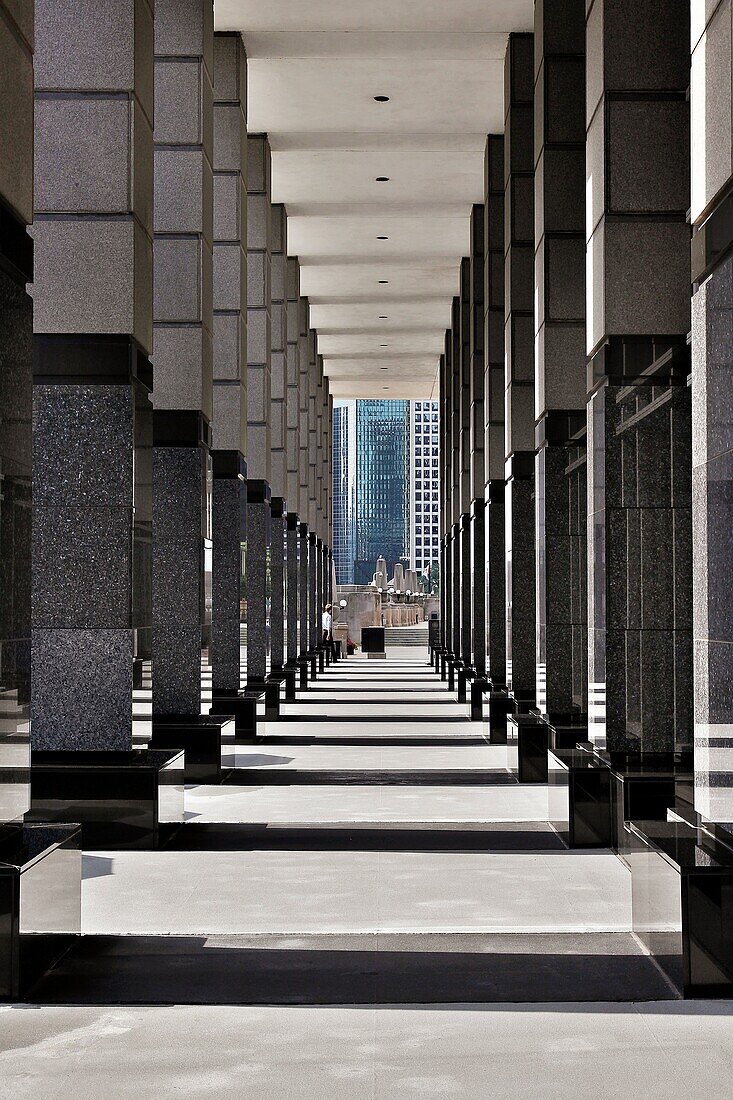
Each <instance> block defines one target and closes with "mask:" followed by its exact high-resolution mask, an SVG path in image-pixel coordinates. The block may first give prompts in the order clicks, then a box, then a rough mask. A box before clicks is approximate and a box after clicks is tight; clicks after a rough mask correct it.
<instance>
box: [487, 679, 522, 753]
mask: <svg viewBox="0 0 733 1100" xmlns="http://www.w3.org/2000/svg"><path fill="white" fill-rule="evenodd" d="M487 711H488V713H487ZM514 711H515V703H514V699H513V698H512V696H511V695H510V694H509V692H508V691H505V690H502V691H493V690H492V691H490V692H489V693H488V696H484V716H485V722H486V733H487V736H488V739H489V744H491V745H506V743H507V728H506V725H507V717H508V716H509V715H510V714H514Z"/></svg>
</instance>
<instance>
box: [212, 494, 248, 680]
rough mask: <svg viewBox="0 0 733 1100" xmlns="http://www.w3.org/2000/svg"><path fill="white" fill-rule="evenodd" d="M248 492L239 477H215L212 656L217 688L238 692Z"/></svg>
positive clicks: (213, 676) (213, 499) (213, 496)
mask: <svg viewBox="0 0 733 1100" xmlns="http://www.w3.org/2000/svg"><path fill="white" fill-rule="evenodd" d="M245 494H246V489H245V487H244V484H243V482H241V481H240V480H239V479H238V478H218V477H215V478H214V481H213V491H212V529H213V540H212V543H213V545H212V593H211V595H212V604H213V615H212V630H211V652H210V658H211V665H212V686H213V688H214V690H215V691H216V690H229V691H236V690H238V689H239V687H240V686H241V671H240V661H241V657H240V636H239V634H240V632H239V623H240V618H241V615H240V599H241V596H242V591H241V590H242V542H243V540H244V537H245V500H246V495H245Z"/></svg>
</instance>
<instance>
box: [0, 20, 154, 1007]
mask: <svg viewBox="0 0 733 1100" xmlns="http://www.w3.org/2000/svg"><path fill="white" fill-rule="evenodd" d="M0 58H1V59H2V61H1V63H2V66H3V69H4V72H5V74H6V75H5V82H4V100H3V101H4V103H5V109H4V111H3V120H2V122H1V123H0V361H2V363H3V369H2V372H0V487H1V489H0V492H1V495H2V525H1V526H0V571H1V573H0V575H1V576H2V591H3V600H2V605H1V606H2V610H1V611H0V682H1V683H2V685H3V691H2V702H3V714H2V716H1V717H0V823H2V822H6V821H14V820H18V819H20V818H21V817H22V815H23V814H24V813H25V812H26V811H27V810H28V808H29V802H30V789H29V784H28V767H29V763H30V721H29V719H30V704H31V682H30V671H31V667H30V666H31V560H30V555H29V553H28V547H29V546H30V544H31V472H32V453H33V436H32V409H33V303H32V299H31V297H30V295H29V294H28V293H27V290H26V284H28V283H30V282H31V281H32V280H33V242H32V240H31V237H30V235H29V233H28V229H27V227H28V226H29V225H30V224H31V222H32V221H33V4H32V3H31V4H28V5H26V6H25V9H23V8H21V7H20V6H19V5H17V4H15V3H7V2H0ZM5 97H7V98H5ZM150 140H151V139H150V130H149V128H148V141H149V142H150ZM54 472H55V471H54ZM72 648H73V646H72ZM127 659H128V661H129V660H130V659H131V654H130V653H128V657H127ZM49 702H50V700H49ZM0 989H2V995H3V996H5V995H6V990H5V986H4V983H3V982H2V979H1V978H0Z"/></svg>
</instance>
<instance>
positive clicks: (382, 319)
mask: <svg viewBox="0 0 733 1100" xmlns="http://www.w3.org/2000/svg"><path fill="white" fill-rule="evenodd" d="M379 320H380V321H387V320H389V318H388V317H387V314H386V313H380V314H379Z"/></svg>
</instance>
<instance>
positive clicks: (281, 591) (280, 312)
mask: <svg viewBox="0 0 733 1100" xmlns="http://www.w3.org/2000/svg"><path fill="white" fill-rule="evenodd" d="M286 259H287V215H286V212H285V207H284V206H283V205H282V203H275V204H274V205H273V207H272V306H271V309H272V315H271V316H272V321H271V343H270V348H271V387H270V456H271V461H270V465H271V470H270V486H271V490H272V545H271V551H270V592H271V597H270V680H271V682H273V683H275V682H277V683H278V685H279V684H280V683H283V682H284V680H283V675H282V672H283V666H284V664H285V523H286V520H285V513H286V510H287V504H286V496H285V494H286V491H287V449H286V448H287V436H286V397H287V362H286V357H287V350H286V349H287V312H286V310H287V305H286V302H287V297H286V294H287V292H286ZM273 698H275V696H274V695H273Z"/></svg>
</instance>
